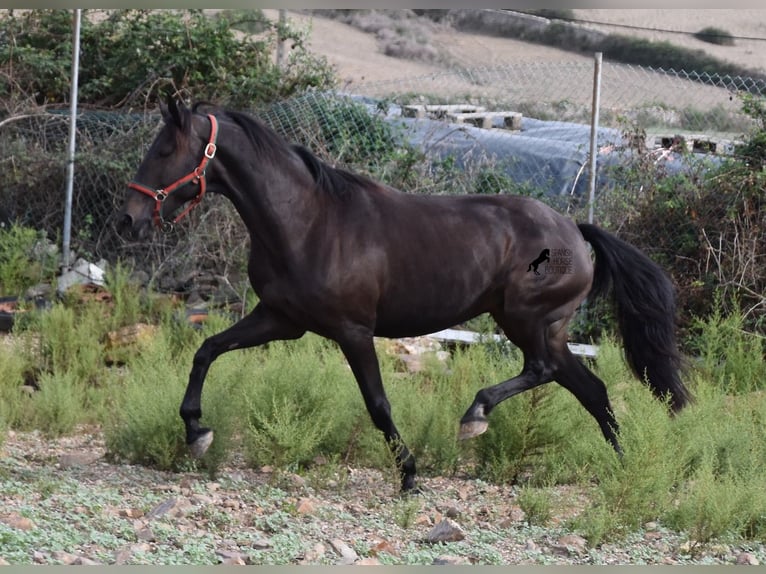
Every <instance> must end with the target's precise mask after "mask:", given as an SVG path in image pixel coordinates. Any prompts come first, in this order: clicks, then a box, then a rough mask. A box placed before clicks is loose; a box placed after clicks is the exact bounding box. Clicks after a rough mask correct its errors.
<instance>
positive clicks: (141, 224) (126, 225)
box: [115, 211, 152, 241]
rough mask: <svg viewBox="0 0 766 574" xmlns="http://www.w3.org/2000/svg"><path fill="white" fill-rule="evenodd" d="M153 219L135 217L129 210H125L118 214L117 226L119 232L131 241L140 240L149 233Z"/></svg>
mask: <svg viewBox="0 0 766 574" xmlns="http://www.w3.org/2000/svg"><path fill="white" fill-rule="evenodd" d="M151 223H152V221H151V219H149V218H146V219H138V220H136V219H134V218H133V216H132V215H130V214H129V213H128V212H127V211H123V212H122V213H120V214H119V215H118V216H117V220H116V222H115V227H116V228H117V233H118V234H119V235H120V236H121V237H123V238H125V239H129V240H131V241H140V240H143V239H145V238H146V237H147V236H148V235H149V231H150V229H151Z"/></svg>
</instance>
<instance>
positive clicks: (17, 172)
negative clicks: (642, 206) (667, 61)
mask: <svg viewBox="0 0 766 574" xmlns="http://www.w3.org/2000/svg"><path fill="white" fill-rule="evenodd" d="M764 92H766V85H764V82H763V81H762V80H756V79H750V78H740V77H729V76H717V75H707V74H695V73H692V72H677V71H673V70H658V69H651V68H645V67H640V66H626V65H619V64H614V63H609V62H604V63H603V67H602V78H601V92H600V100H601V108H600V127H599V130H600V133H601V132H603V134H604V135H603V137H602V139H600V140H599V145H600V150H601V151H603V152H604V153H605V154H606V153H607V152H608V151H609V150H611V149H613V148H614V147H615V146H618V145H622V144H624V142H625V141H626V140H625V138H626V136H627V139H628V140H630V141H631V142H632V144H633V145H635V144H636V142H637V141H638V144H639V146H640V147H642V148H643V149H644V150H646V151H648V152H654V151H655V150H656V151H657V153H656V158H657V160H658V161H659V159H660V158H661V157H670V156H669V154H670V152H672V151H673V146H678V145H684V146H686V148H687V149H688V150H699V151H705V152H707V154H708V155H707V156H706V157H711V156H712V157H718V156H721V155H722V154H728V153H732V151H733V150H734V149H735V145H736V143H737V142H741V141H742V140H743V139H744V138H746V137H747V134H749V133H750V132H751V131H752V130H753V129H754V128H755V125H754V122H753V120H752V119H751V118H750V117H748V116H747V115H745V114H744V113H743V112H742V100H741V97H740V95H741V94H743V93H748V94H752V95H754V96H759V97H763V95H764ZM592 98H593V65H589V64H587V63H579V62H578V63H567V62H561V63H551V62H545V63H539V64H527V63H525V64H519V65H507V66H500V67H492V68H489V67H475V68H465V69H460V70H453V71H450V72H444V73H440V74H430V75H427V76H420V77H415V78H402V79H400V80H397V81H389V82H377V83H366V84H358V85H354V86H351V87H348V88H347V89H346V91H345V92H344V93H343V94H339V93H332V94H330V93H318V92H309V93H305V94H303V95H301V96H299V97H296V98H292V99H290V100H285V101H280V102H276V103H274V104H272V105H270V106H268V107H264V108H262V109H257V110H252V111H253V112H254V113H255V114H257V115H258V116H259V117H260V118H261V119H262V120H263V121H264V122H266V123H267V124H268V125H270V126H271V127H272V128H274V129H275V130H276V131H277V132H278V133H280V134H282V135H283V136H284V137H286V138H287V139H288V140H291V141H297V142H300V143H304V144H305V145H307V146H309V147H310V148H311V149H312V150H313V151H314V152H315V153H317V154H318V155H320V156H321V157H323V158H324V159H326V160H327V161H328V162H330V163H332V164H336V165H343V166H346V167H349V168H351V169H353V170H358V171H362V172H364V173H368V174H370V175H372V176H373V177H376V178H378V179H382V180H384V181H386V182H388V183H391V184H392V185H395V186H397V187H401V188H402V189H405V190H406V191H410V192H429V193H454V192H480V193H481V192H519V191H523V192H527V193H534V194H536V195H538V196H540V197H542V198H544V199H545V200H546V201H550V202H552V203H554V204H556V205H557V206H560V207H562V208H564V209H570V208H571V207H572V202H571V199H572V197H574V196H581V195H582V192H583V189H582V186H583V185H585V182H586V180H587V177H586V176H587V174H586V173H585V171H586V167H585V166H587V163H588V149H589V142H588V138H589V134H590V118H591V106H592ZM488 118H489V119H488ZM159 125H160V118H159V115H158V114H156V113H147V114H124V113H120V112H114V111H108V112H107V111H92V110H87V111H82V112H81V113H80V114H79V115H78V121H77V130H78V133H77V155H76V164H75V182H74V202H73V213H72V218H73V219H72V230H73V237H72V249H73V251H74V255H75V256H81V257H85V258H88V259H90V260H94V261H95V260H98V259H101V258H104V259H107V260H109V261H116V260H118V259H129V260H131V261H133V262H134V263H135V264H137V265H138V266H139V267H141V268H143V269H144V271H145V272H146V273H148V274H150V275H152V276H153V277H155V279H158V280H159V282H160V286H164V287H166V288H174V286H177V285H178V284H181V283H183V282H184V281H187V282H188V281H189V275H190V274H191V273H193V271H192V270H193V269H195V268H199V263H200V251H204V254H203V255H204V257H203V259H204V260H206V261H207V264H206V265H207V267H208V268H210V269H214V272H215V273H217V274H218V275H226V274H232V273H236V274H238V273H242V272H243V271H244V267H245V264H244V261H245V259H246V256H245V255H246V253H245V252H246V240H245V239H244V238H245V237H246V234H245V232H244V229H243V228H242V226H241V224H240V223H239V222H238V221H237V220H238V218H237V216H236V214H235V213H234V212H233V210H231V208H230V207H229V206H228V205H227V204H226V202H225V201H220V200H219V199H218V198H206V199H205V202H204V207H203V209H200V210H198V211H197V212H196V213H195V214H194V216H193V217H192V218H191V224H190V225H186V226H183V227H182V228H181V229H179V230H178V231H176V232H175V233H174V234H173V235H170V236H160V235H158V236H157V237H156V238H155V239H154V240H153V241H151V242H150V243H149V244H142V245H134V244H129V243H126V241H125V240H123V239H121V238H119V237H118V236H117V234H116V233H115V229H114V225H113V221H114V215H115V213H116V212H117V210H118V209H119V207H120V205H121V203H122V200H123V196H124V193H125V190H126V188H125V184H126V183H127V182H128V181H129V180H130V178H131V177H132V176H133V174H134V173H135V170H136V168H137V166H138V164H139V163H140V160H141V158H142V156H143V154H144V153H145V151H146V150H147V148H148V146H149V144H150V143H151V140H152V139H153V136H154V134H155V133H156V129H157V128H158V126H159ZM67 130H68V117H67V113H66V112H60V113H52V112H31V113H28V114H24V115H18V116H13V117H6V118H3V119H2V120H1V121H0V164H2V170H0V222H2V221H3V220H4V221H5V222H8V221H18V222H20V223H22V224H25V225H30V226H34V227H35V228H37V229H41V230H44V231H45V232H46V233H47V234H48V236H49V238H51V240H54V241H57V240H59V238H60V234H61V229H62V228H63V213H64V189H65V175H66V174H65V172H66V169H65V166H66V153H67V150H66V145H67V139H68V131H67ZM619 138H622V139H620V142H622V144H620V142H618V139H619ZM631 138H633V139H632V140H631ZM392 149H393V150H394V153H391V150H392ZM403 149H413V150H415V151H416V152H417V153H414V154H413V155H412V156H410V158H409V160H408V161H406V162H404V165H403V162H402V161H401V160H402V157H401V155H397V153H396V150H403ZM418 154H420V156H418ZM605 158H606V156H605ZM602 163H603V166H604V167H605V168H606V167H608V162H607V161H606V159H605V160H604V162H602ZM599 169H601V168H599ZM488 174H490V175H492V177H489V176H488ZM461 178H462V179H461ZM492 178H494V179H492ZM461 182H462V183H461ZM564 195H569V198H568V200H567V201H566V202H564V203H561V202H560V201H559V200H560V199H561V197H562V196H564ZM557 198H558V199H557ZM557 201H559V203H557ZM231 254H234V255H231ZM73 259H74V258H73ZM163 281H164V284H163Z"/></svg>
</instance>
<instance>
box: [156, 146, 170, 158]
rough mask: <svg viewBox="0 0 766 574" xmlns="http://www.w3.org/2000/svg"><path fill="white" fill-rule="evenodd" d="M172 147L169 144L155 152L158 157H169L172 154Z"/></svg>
mask: <svg viewBox="0 0 766 574" xmlns="http://www.w3.org/2000/svg"><path fill="white" fill-rule="evenodd" d="M173 150H174V147H173V146H172V145H170V144H165V145H161V146H160V147H159V149H158V150H157V155H159V156H160V157H169V156H170V155H171V154H172V153H173Z"/></svg>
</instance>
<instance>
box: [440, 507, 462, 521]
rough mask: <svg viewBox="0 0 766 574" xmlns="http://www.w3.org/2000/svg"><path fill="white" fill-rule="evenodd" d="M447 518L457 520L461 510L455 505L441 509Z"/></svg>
mask: <svg viewBox="0 0 766 574" xmlns="http://www.w3.org/2000/svg"><path fill="white" fill-rule="evenodd" d="M441 511H442V512H443V513H444V515H445V516H446V517H447V518H457V517H458V516H460V515H461V514H462V512H463V511H462V509H461V508H460V506H458V505H457V504H448V505H445V506H444V507H442V508H441Z"/></svg>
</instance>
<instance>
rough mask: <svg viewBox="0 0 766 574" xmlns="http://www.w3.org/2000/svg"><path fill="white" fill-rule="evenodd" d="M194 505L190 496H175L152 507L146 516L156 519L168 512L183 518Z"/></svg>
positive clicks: (170, 514)
mask: <svg viewBox="0 0 766 574" xmlns="http://www.w3.org/2000/svg"><path fill="white" fill-rule="evenodd" d="M224 506H225V504H224ZM192 507H193V504H192V503H191V501H190V500H189V499H188V498H184V497H183V496H179V497H173V498H169V499H167V500H165V501H164V502H161V503H160V504H158V505H157V506H155V507H154V508H152V509H151V510H150V511H149V512H147V513H146V517H145V518H146V520H147V521H149V520H155V519H157V518H160V517H161V516H164V515H166V514H168V515H169V516H171V517H173V518H182V517H184V516H186V514H188V513H189V511H190V510H191V509H192Z"/></svg>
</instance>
